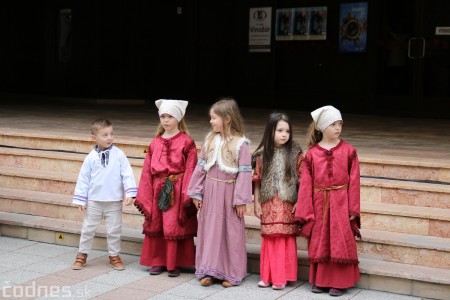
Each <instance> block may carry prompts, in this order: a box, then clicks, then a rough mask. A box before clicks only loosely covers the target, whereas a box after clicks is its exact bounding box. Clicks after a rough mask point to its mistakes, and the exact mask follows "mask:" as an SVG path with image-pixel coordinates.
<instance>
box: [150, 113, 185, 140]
mask: <svg viewBox="0 0 450 300" xmlns="http://www.w3.org/2000/svg"><path fill="white" fill-rule="evenodd" d="M178 129H179V130H180V131H182V132H184V133H186V134H187V135H189V130H188V128H187V124H186V121H185V120H184V117H183V118H182V119H181V120H180V122H178ZM165 131H166V130H165V129H164V127H163V126H162V125H161V122H159V126H158V128H157V129H156V136H159V135H162V134H163V133H164V132H165Z"/></svg>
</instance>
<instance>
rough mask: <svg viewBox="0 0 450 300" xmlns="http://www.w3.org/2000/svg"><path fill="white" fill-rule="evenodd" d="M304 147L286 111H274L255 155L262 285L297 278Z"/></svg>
mask: <svg viewBox="0 0 450 300" xmlns="http://www.w3.org/2000/svg"><path fill="white" fill-rule="evenodd" d="M302 160H303V155H302V149H301V148H300V146H299V145H297V144H296V143H294V142H293V138H292V125H291V121H290V120H289V117H288V116H287V115H286V114H284V113H276V112H275V113H272V114H270V116H269V118H268V120H267V123H266V129H265V131H264V136H263V139H262V141H261V143H260V145H259V146H258V148H257V149H256V151H255V153H254V154H253V156H252V166H253V168H254V172H253V183H254V187H255V189H254V201H255V202H254V203H255V208H254V211H255V215H256V216H257V217H258V218H260V219H261V235H262V243H261V257H260V274H261V281H260V282H259V283H258V286H259V287H269V286H270V285H272V288H273V289H276V290H281V289H284V287H285V286H286V283H287V281H297V269H298V265H297V241H296V235H297V233H298V227H297V224H296V222H295V221H294V211H295V207H296V203H297V197H298V184H299V179H300V167H301V163H302Z"/></svg>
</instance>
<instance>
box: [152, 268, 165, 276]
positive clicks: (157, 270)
mask: <svg viewBox="0 0 450 300" xmlns="http://www.w3.org/2000/svg"><path fill="white" fill-rule="evenodd" d="M162 272H164V267H163V266H153V267H151V268H150V275H159V274H161V273H162Z"/></svg>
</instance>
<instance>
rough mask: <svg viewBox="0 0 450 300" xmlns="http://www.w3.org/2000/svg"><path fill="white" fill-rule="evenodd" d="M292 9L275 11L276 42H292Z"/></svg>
mask: <svg viewBox="0 0 450 300" xmlns="http://www.w3.org/2000/svg"><path fill="white" fill-rule="evenodd" d="M292 15H293V9H292V8H280V9H277V19H276V26H275V39H276V40H277V41H283V40H292V31H293V16H292Z"/></svg>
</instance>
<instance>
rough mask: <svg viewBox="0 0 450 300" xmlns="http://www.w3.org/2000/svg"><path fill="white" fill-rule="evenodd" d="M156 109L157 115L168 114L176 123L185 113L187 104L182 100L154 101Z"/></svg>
mask: <svg viewBox="0 0 450 300" xmlns="http://www.w3.org/2000/svg"><path fill="white" fill-rule="evenodd" d="M155 104H156V107H157V108H158V109H159V111H158V114H159V116H161V115H162V114H169V115H171V116H172V117H174V118H175V119H177V121H178V122H180V121H181V119H183V117H184V114H185V113H186V107H187V106H188V102H187V101H184V100H172V99H159V100H156V101H155Z"/></svg>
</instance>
